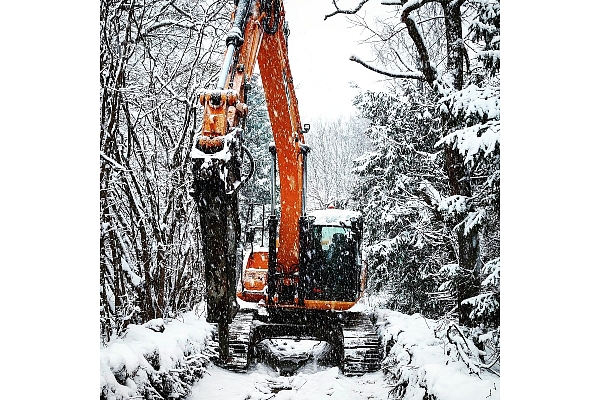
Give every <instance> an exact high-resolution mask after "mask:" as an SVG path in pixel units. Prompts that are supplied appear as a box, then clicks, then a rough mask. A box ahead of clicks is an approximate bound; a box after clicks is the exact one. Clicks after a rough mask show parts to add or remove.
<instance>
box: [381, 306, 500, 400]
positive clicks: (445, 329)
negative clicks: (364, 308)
mask: <svg viewBox="0 0 600 400" xmlns="http://www.w3.org/2000/svg"><path fill="white" fill-rule="evenodd" d="M375 315H376V318H377V322H376V324H377V329H378V332H379V335H380V336H381V339H382V347H383V350H384V354H385V357H384V360H383V363H382V369H383V371H384V373H385V375H386V380H387V381H388V382H389V383H390V384H392V385H393V389H392V390H391V392H390V395H391V396H390V398H400V399H411V400H417V399H418V400H426V399H427V400H434V399H435V400H471V399H473V400H475V399H481V400H484V399H485V400H487V399H491V400H494V399H500V377H499V376H498V375H496V374H495V371H491V372H490V371H489V370H487V369H485V368H483V367H485V364H483V363H482V362H480V361H479V355H480V352H479V350H478V349H477V348H476V347H475V346H474V345H473V343H472V341H470V340H469V339H468V338H466V337H464V336H463V335H462V331H459V329H460V328H459V327H457V326H456V325H454V324H452V323H448V322H447V321H444V320H440V321H435V320H431V319H425V318H424V317H422V316H421V315H419V314H413V315H406V314H402V313H399V312H395V311H390V310H377V311H376V313H375Z"/></svg>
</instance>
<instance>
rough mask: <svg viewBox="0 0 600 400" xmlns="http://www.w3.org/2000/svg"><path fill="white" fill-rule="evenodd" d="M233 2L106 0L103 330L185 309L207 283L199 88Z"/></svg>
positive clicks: (105, 333) (211, 74) (209, 75)
mask: <svg viewBox="0 0 600 400" xmlns="http://www.w3.org/2000/svg"><path fill="white" fill-rule="evenodd" d="M230 11H231V5H228V4H225V2H222V1H211V0H206V1H204V0H202V1H199V2H198V1H187V0H180V1H171V2H164V1H156V0H155V1H149V2H144V3H139V4H138V3H137V2H135V1H134V2H121V1H112V0H103V1H101V3H100V88H101V92H100V299H101V301H100V306H101V316H100V317H101V337H102V338H103V340H105V341H106V340H108V339H109V338H110V337H112V336H113V335H118V334H120V333H121V332H123V330H124V329H125V328H126V326H127V325H128V324H129V323H143V322H145V321H148V320H151V319H154V318H159V317H163V316H168V315H171V314H175V313H177V312H179V311H182V310H189V309H190V307H192V305H193V304H195V303H196V302H197V301H198V300H199V299H200V298H201V293H202V289H203V286H202V285H203V283H202V280H201V276H202V268H203V265H202V262H201V257H200V250H201V249H200V241H199V230H198V228H197V226H198V224H197V222H196V221H195V217H194V213H192V212H191V208H192V207H193V201H192V199H191V198H190V197H189V196H188V193H187V190H188V187H189V179H190V176H191V174H189V173H188V169H189V157H188V154H189V149H190V148H191V140H192V137H193V130H194V128H195V123H196V116H197V115H198V112H199V110H198V101H197V98H196V95H197V91H198V89H199V88H202V87H206V86H207V85H209V84H210V82H211V81H212V80H214V79H215V76H216V73H217V72H218V70H219V64H220V58H221V56H222V39H221V38H222V36H223V35H224V29H226V27H227V21H228V20H229V12H230Z"/></svg>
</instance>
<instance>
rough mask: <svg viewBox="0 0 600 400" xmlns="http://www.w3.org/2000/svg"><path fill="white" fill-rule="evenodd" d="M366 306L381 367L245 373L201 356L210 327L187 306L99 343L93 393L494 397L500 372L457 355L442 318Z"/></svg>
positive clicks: (208, 345)
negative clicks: (357, 372) (360, 372)
mask: <svg viewBox="0 0 600 400" xmlns="http://www.w3.org/2000/svg"><path fill="white" fill-rule="evenodd" d="M372 312H373V313H374V314H373V316H374V317H375V318H376V325H377V329H378V332H379V334H380V336H381V339H382V346H383V348H384V350H385V351H386V354H385V358H384V360H383V365H382V370H381V371H378V372H375V373H370V374H365V375H364V376H360V377H346V376H344V375H343V374H342V373H341V372H340V370H339V369H338V368H337V367H331V366H326V365H319V364H318V363H317V361H316V359H315V360H311V361H309V362H308V363H307V364H306V365H304V366H303V367H301V368H300V369H299V370H297V371H296V372H295V373H294V374H293V375H291V376H280V374H279V373H278V372H277V371H276V370H275V369H273V368H272V367H271V366H268V365H267V364H263V363H257V364H255V365H253V366H252V367H251V368H250V370H249V371H248V372H247V373H234V372H230V371H227V370H224V369H222V368H219V367H217V366H215V365H214V364H212V363H210V362H209V361H208V358H207V355H208V354H210V353H211V352H213V354H214V347H213V346H214V342H212V341H211V340H210V338H211V329H212V327H211V325H210V324H208V323H207V322H206V320H205V318H204V317H202V316H198V313H193V312H189V313H186V314H184V315H183V316H182V318H180V319H178V320H171V321H168V322H166V323H163V321H162V320H154V321H151V322H150V323H147V324H145V325H144V326H140V325H131V326H129V327H128V329H127V332H126V334H125V336H124V337H122V338H119V339H115V340H112V341H111V342H110V343H109V345H108V347H101V349H100V395H101V398H106V399H128V398H132V397H134V398H135V396H143V397H139V398H161V397H158V394H160V395H161V396H162V397H163V398H168V396H169V391H171V392H170V393H171V394H173V393H175V394H177V396H179V397H174V398H183V397H184V396H187V397H186V398H187V399H189V400H201V399H223V400H230V399H231V400H236V399H239V400H267V399H273V400H283V399H288V400H300V399H307V400H309V399H310V400H316V399H344V400H352V399H394V398H404V399H412V400H417V399H418V400H421V399H436V400H455V399H456V400H459V399H460V400H487V399H491V400H497V399H499V398H500V377H499V376H497V375H496V374H495V373H493V371H492V372H490V371H489V370H486V369H483V368H478V366H477V363H470V362H464V361H463V359H462V358H461V354H460V352H461V351H463V350H459V349H458V348H457V347H456V346H455V345H453V344H452V343H451V342H450V339H452V338H453V335H454V337H456V335H457V334H458V332H450V334H448V332H447V329H448V328H447V325H440V324H439V323H438V322H436V321H433V320H428V319H425V318H423V317H422V316H420V315H418V314H416V315H405V314H402V313H399V312H394V311H390V310H385V309H377V310H375V311H372ZM453 329H456V328H453ZM455 340H456V339H455ZM273 346H274V348H277V349H279V350H280V351H284V352H285V351H289V352H292V351H295V352H304V351H307V348H309V349H316V350H314V351H316V352H318V351H320V350H319V349H321V350H322V349H323V346H321V345H320V344H319V343H316V344H315V343H314V342H310V341H300V342H294V341H287V342H286V341H281V342H277V343H274V344H273ZM463 355H464V354H463ZM497 369H498V368H497V366H496V372H497ZM199 378H201V379H199ZM194 381H195V383H194Z"/></svg>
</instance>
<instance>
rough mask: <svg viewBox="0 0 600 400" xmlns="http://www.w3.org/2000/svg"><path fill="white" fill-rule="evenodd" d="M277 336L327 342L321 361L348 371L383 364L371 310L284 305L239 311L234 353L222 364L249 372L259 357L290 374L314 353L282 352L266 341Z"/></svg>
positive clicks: (231, 348) (231, 345) (232, 327)
mask: <svg viewBox="0 0 600 400" xmlns="http://www.w3.org/2000/svg"><path fill="white" fill-rule="evenodd" d="M217 336H218V333H217ZM215 339H218V338H215ZM273 339H289V340H293V341H299V340H310V341H316V342H322V343H324V346H321V347H322V348H323V349H325V350H326V351H322V352H321V354H320V357H321V358H320V361H322V362H325V363H327V364H330V365H338V366H340V369H341V370H342V372H343V373H344V375H347V376H355V375H363V374H364V373H367V372H374V371H377V370H379V369H380V366H381V355H380V353H379V349H380V343H379V337H378V335H377V332H376V331H375V328H374V326H373V323H372V322H371V320H370V319H369V317H368V316H367V315H366V314H364V313H360V312H349V311H346V312H329V311H321V310H293V311H291V310H281V309H274V310H271V311H270V312H268V313H265V312H259V311H258V310H256V309H241V310H239V311H238V313H237V315H236V316H235V318H234V319H233V322H232V323H231V324H230V326H229V340H228V342H229V357H228V359H227V360H226V361H225V362H221V366H222V367H224V368H227V369H229V370H232V371H237V372H245V371H247V370H248V368H249V367H250V366H251V365H252V364H253V363H255V362H256V361H267V362H268V363H269V364H271V365H272V366H273V367H274V368H276V369H278V370H279V371H280V372H281V373H284V374H285V373H292V372H294V370H296V369H297V368H299V367H300V366H301V365H302V364H303V363H305V362H307V361H308V360H309V359H310V358H311V355H306V354H297V355H295V356H294V355H290V354H287V355H286V356H282V355H280V354H277V352H276V351H273V349H270V346H269V345H267V344H265V341H268V340H273ZM323 353H324V354H323Z"/></svg>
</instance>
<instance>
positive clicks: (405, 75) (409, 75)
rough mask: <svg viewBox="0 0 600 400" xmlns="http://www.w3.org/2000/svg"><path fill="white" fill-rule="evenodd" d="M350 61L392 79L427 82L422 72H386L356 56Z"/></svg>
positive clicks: (352, 56) (351, 57)
mask: <svg viewBox="0 0 600 400" xmlns="http://www.w3.org/2000/svg"><path fill="white" fill-rule="evenodd" d="M350 61H354V62H356V63H358V64H360V65H362V66H363V67H365V68H367V69H369V70H371V71H374V72H377V73H378V74H382V75H385V76H389V77H390V78H408V79H418V80H420V81H424V80H425V76H424V75H423V74H422V73H420V72H402V71H399V72H392V71H386V70H384V69H381V68H377V67H374V66H372V65H369V64H367V63H366V62H365V61H363V60H361V59H360V58H359V57H357V56H355V55H354V54H353V55H351V56H350Z"/></svg>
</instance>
